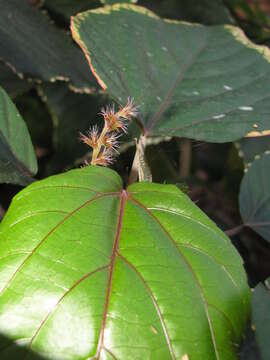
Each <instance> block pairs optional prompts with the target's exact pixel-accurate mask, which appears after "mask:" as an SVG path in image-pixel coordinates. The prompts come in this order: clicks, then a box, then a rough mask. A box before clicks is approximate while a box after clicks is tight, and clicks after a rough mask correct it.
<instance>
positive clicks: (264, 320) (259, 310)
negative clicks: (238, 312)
mask: <svg viewBox="0 0 270 360" xmlns="http://www.w3.org/2000/svg"><path fill="white" fill-rule="evenodd" d="M269 285H270V278H269V279H268V280H267V281H266V286H268V288H267V287H265V286H263V284H259V285H257V286H256V288H255V290H254V292H253V294H252V320H253V323H254V325H255V334H256V339H257V342H258V345H259V349H260V354H261V357H262V358H261V360H269V359H270V347H269V342H268V341H269V334H270V287H269Z"/></svg>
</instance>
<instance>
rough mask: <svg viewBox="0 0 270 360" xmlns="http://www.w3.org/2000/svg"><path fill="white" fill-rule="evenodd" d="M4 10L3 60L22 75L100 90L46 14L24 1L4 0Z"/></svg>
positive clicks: (0, 29) (0, 25) (0, 4)
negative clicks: (63, 81)
mask: <svg viewBox="0 0 270 360" xmlns="http://www.w3.org/2000/svg"><path fill="white" fill-rule="evenodd" d="M0 9H1V17H0V44H1V47H0V58H1V59H3V60H4V61H6V62H8V63H10V64H11V65H12V66H13V67H14V68H15V69H16V71H17V72H18V73H22V74H25V75H26V76H27V77H30V78H37V79H42V80H48V81H55V80H56V79H62V80H66V81H67V80H71V82H72V84H73V86H75V87H77V88H80V89H84V90H85V91H90V90H91V89H92V88H93V87H95V86H96V81H95V79H94V77H93V75H92V74H91V72H90V71H89V68H88V66H87V62H86V60H85V59H84V57H83V54H82V53H81V52H80V51H79V49H77V48H76V47H75V46H74V44H72V41H71V39H70V38H69V36H68V35H67V34H65V32H64V31H62V30H57V28H56V27H55V26H54V25H53V24H52V23H51V21H50V20H49V18H48V17H47V16H46V15H45V14H42V13H41V12H40V11H39V10H38V9H36V8H34V7H31V6H30V5H29V4H28V2H27V1H21V0H9V1H5V0H0Z"/></svg>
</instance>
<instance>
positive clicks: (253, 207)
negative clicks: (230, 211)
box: [239, 152, 270, 242]
mask: <svg viewBox="0 0 270 360" xmlns="http://www.w3.org/2000/svg"><path fill="white" fill-rule="evenodd" d="M269 179H270V152H266V153H265V154H262V155H261V156H258V157H257V158H256V159H255V160H254V161H253V162H252V163H251V165H250V166H249V167H248V169H247V173H246V174H245V176H244V177H243V180H242V183H241V186H240V194H239V204H240V213H241V216H242V219H243V222H244V224H245V226H249V227H251V228H252V229H253V230H254V231H256V232H257V233H258V234H259V235H261V236H262V237H263V238H264V239H265V240H267V241H269V242H270V182H269Z"/></svg>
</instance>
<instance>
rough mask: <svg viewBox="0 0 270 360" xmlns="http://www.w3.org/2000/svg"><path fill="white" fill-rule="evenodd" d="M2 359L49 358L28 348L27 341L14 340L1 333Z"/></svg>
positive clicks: (0, 353) (0, 355)
mask: <svg viewBox="0 0 270 360" xmlns="http://www.w3.org/2000/svg"><path fill="white" fill-rule="evenodd" d="M0 359H1V360H48V359H47V358H45V357H43V356H40V355H37V354H36V353H34V352H33V351H31V350H29V349H28V348H27V342H26V341H23V340H21V341H18V342H14V341H12V340H10V339H9V338H7V337H5V336H3V335H2V334H0Z"/></svg>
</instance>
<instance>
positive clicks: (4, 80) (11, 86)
mask: <svg viewBox="0 0 270 360" xmlns="http://www.w3.org/2000/svg"><path fill="white" fill-rule="evenodd" d="M0 85H1V86H2V88H4V89H5V90H6V92H7V93H8V94H9V96H11V97H12V98H15V97H16V96H17V95H20V94H22V93H24V92H26V91H28V90H29V89H31V87H32V86H33V85H32V84H31V83H29V82H28V81H26V80H24V79H20V78H19V76H18V75H17V74H15V73H14V72H13V71H12V70H11V69H10V68H9V67H8V66H7V65H5V64H4V63H2V62H0Z"/></svg>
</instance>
